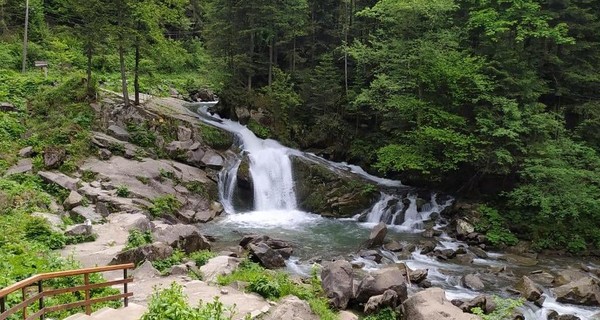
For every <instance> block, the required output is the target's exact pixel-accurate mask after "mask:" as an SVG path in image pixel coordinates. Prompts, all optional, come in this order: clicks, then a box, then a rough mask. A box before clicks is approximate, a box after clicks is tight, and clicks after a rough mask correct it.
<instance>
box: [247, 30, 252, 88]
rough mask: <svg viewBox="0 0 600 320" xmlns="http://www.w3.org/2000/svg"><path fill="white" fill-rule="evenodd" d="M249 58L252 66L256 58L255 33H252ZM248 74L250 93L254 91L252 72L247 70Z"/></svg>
mask: <svg viewBox="0 0 600 320" xmlns="http://www.w3.org/2000/svg"><path fill="white" fill-rule="evenodd" d="M248 57H249V59H250V64H252V62H253V61H252V60H253V57H254V32H250V48H249V50H248ZM247 72H248V92H250V91H252V70H247Z"/></svg>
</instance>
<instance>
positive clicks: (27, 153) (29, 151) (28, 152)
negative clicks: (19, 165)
mask: <svg viewBox="0 0 600 320" xmlns="http://www.w3.org/2000/svg"><path fill="white" fill-rule="evenodd" d="M32 155H33V147H25V148H23V149H21V150H19V157H21V158H29V157H31V156H32Z"/></svg>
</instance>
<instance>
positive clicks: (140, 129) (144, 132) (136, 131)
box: [127, 122, 156, 147]
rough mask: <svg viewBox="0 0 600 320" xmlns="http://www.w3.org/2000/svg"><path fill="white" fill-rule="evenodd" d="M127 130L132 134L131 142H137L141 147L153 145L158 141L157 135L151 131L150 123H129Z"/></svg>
mask: <svg viewBox="0 0 600 320" xmlns="http://www.w3.org/2000/svg"><path fill="white" fill-rule="evenodd" d="M127 131H128V132H129V134H130V138H131V142H132V143H134V144H137V145H138V146H140V147H152V146H154V143H155V141H156V135H155V134H154V132H152V131H150V129H149V128H148V125H147V124H146V123H145V122H144V123H142V124H135V123H132V122H130V123H128V124H127Z"/></svg>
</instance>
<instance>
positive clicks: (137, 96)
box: [133, 37, 140, 106]
mask: <svg viewBox="0 0 600 320" xmlns="http://www.w3.org/2000/svg"><path fill="white" fill-rule="evenodd" d="M135 40H136V41H135V66H134V69H133V89H134V91H135V101H134V104H135V105H136V106H137V105H139V104H140V43H139V40H138V39H137V37H136V39H135Z"/></svg>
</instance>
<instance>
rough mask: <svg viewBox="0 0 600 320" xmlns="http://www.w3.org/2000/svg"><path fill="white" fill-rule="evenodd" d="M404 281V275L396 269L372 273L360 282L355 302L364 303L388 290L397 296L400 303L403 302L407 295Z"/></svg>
mask: <svg viewBox="0 0 600 320" xmlns="http://www.w3.org/2000/svg"><path fill="white" fill-rule="evenodd" d="M405 279H406V278H405V276H404V273H402V271H400V269H398V268H396V267H392V268H385V269H380V270H376V271H373V272H371V273H370V274H369V275H367V276H366V277H365V278H363V279H362V281H361V282H360V285H359V286H358V290H357V294H356V301H358V302H360V303H365V302H367V301H369V298H371V297H372V296H377V295H380V294H383V293H384V292H385V291H386V290H389V289H391V290H393V291H395V292H396V293H397V294H398V297H399V299H400V301H404V300H406V298H407V295H408V293H407V289H406V282H405Z"/></svg>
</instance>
